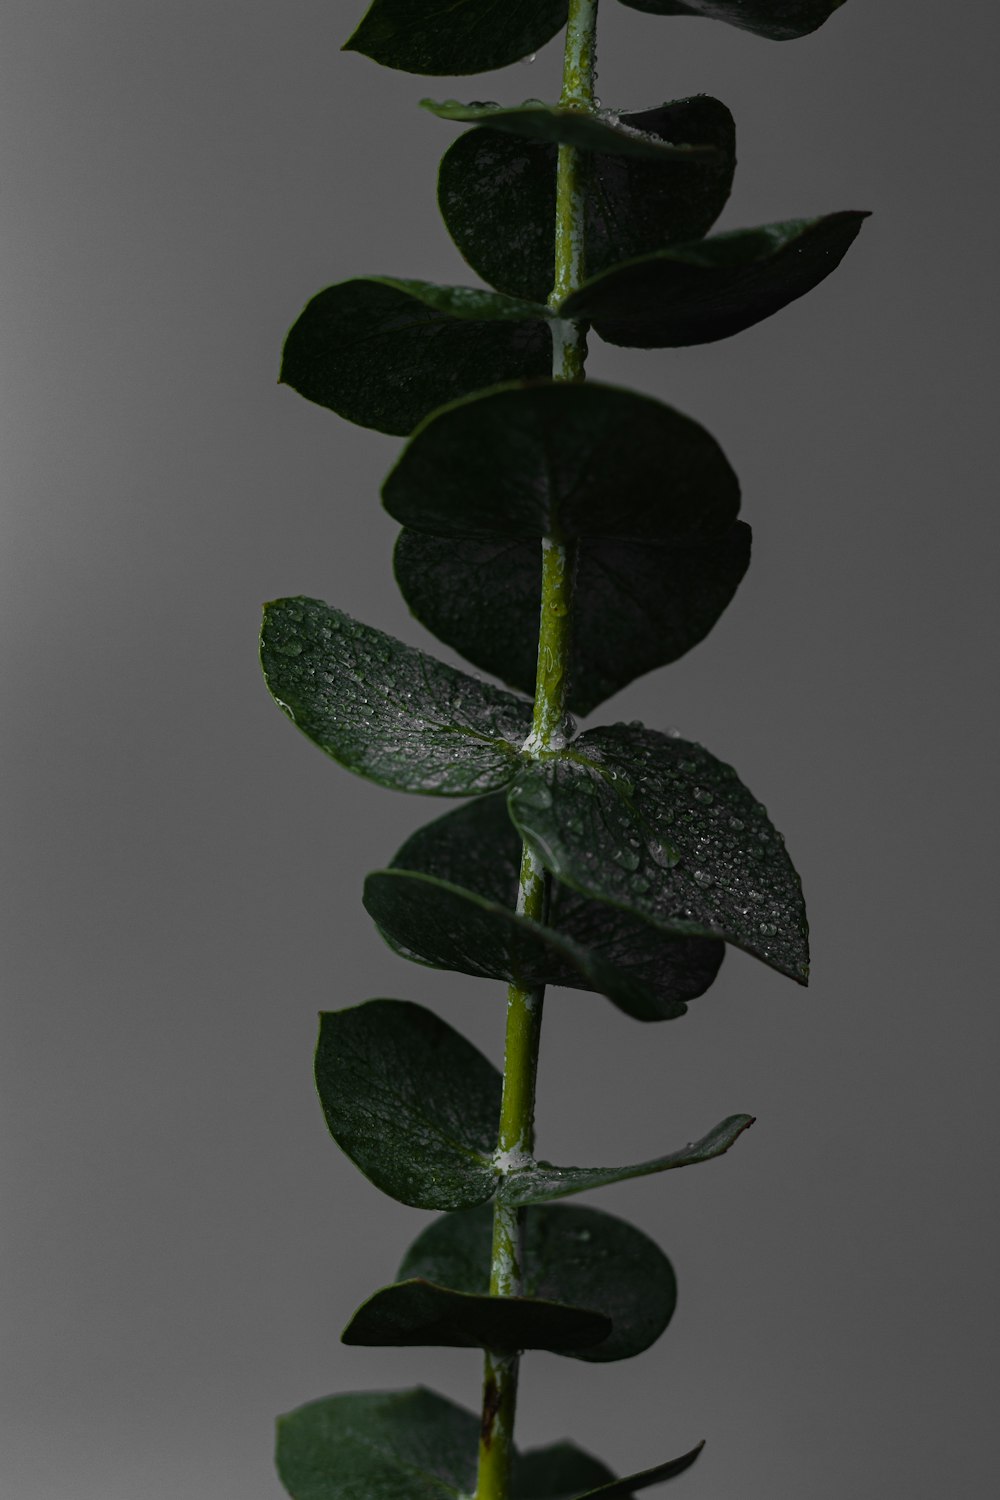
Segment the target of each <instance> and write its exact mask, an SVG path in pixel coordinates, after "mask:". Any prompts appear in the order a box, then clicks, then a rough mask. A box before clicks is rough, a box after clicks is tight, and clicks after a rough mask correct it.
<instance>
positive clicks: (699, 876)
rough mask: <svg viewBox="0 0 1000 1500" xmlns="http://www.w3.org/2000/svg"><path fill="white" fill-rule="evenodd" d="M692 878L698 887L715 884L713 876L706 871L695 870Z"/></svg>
mask: <svg viewBox="0 0 1000 1500" xmlns="http://www.w3.org/2000/svg"><path fill="white" fill-rule="evenodd" d="M694 878H695V880H697V882H698V884H699V885H700V886H709V885H714V883H715V876H714V875H710V874H709V872H708V871H707V870H695V872H694Z"/></svg>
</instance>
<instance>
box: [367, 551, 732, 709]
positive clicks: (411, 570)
mask: <svg viewBox="0 0 1000 1500" xmlns="http://www.w3.org/2000/svg"><path fill="white" fill-rule="evenodd" d="M749 563H750V527H749V526H747V525H746V524H745V523H744V522H743V521H737V522H736V523H735V524H734V525H733V526H731V527H730V528H729V529H728V531H725V532H723V533H722V534H721V535H720V536H718V537H711V538H709V539H707V540H706V541H701V542H679V541H678V542H631V541H619V540H618V539H617V538H611V537H601V538H600V539H599V540H595V541H591V540H589V539H584V540H583V541H581V543H580V546H579V552H578V563H577V586H576V594H575V599H574V608H573V634H572V638H571V642H570V669H569V692H568V698H567V703H568V706H569V708H570V709H571V710H572V711H573V712H574V713H577V714H589V713H590V712H591V711H592V710H593V709H594V708H596V707H597V705H598V704H599V703H603V702H604V700H605V699H606V698H610V697H611V695H612V694H613V693H616V692H618V690H619V689H620V688H623V687H625V686H626V685H627V684H628V683H630V682H632V681H633V680H634V679H635V678H636V677H641V676H642V674H643V673H644V672H651V671H652V670H653V669H654V668H655V667H662V666H666V665H667V663H668V662H672V661H676V660H677V659H678V657H680V656H683V655H684V653H685V652H686V651H689V650H690V649H691V648H692V647H693V646H696V645H697V644H698V642H699V641H701V640H703V639H704V638H705V636H706V635H707V634H708V632H709V631H710V630H711V629H712V627H713V625H714V624H715V623H716V621H717V620H718V619H719V617H720V615H721V614H722V613H723V611H724V610H725V608H726V606H727V604H728V603H729V601H730V600H731V599H732V597H733V595H734V594H735V592H736V589H737V586H738V584H739V582H740V580H741V579H742V577H743V575H744V573H745V572H746V570H747V568H748V566H749ZM393 565H394V568H395V573H396V581H397V583H398V584H399V587H400V590H401V591H402V594H403V597H404V599H405V600H406V602H407V604H408V605H409V607H410V609H411V610H412V611H413V613H414V615H415V616H416V617H417V619H418V620H419V621H420V622H421V624H423V625H426V627H427V629H428V630H431V631H433V633H434V634H435V635H436V636H437V637H438V639H439V640H442V641H444V642H446V644H447V645H449V646H452V647H454V649H455V650H456V651H460V652H461V653H462V655H463V656H464V657H466V658H467V659H468V660H469V661H471V662H473V663H474V665H475V666H477V667H480V668H481V669H482V670H483V671H484V672H490V673H492V674H493V675H494V676H496V677H500V678H502V679H503V681H504V682H507V683H509V684H510V685H511V686H512V687H517V688H520V689H521V690H522V691H523V692H526V693H533V691H534V684H535V659H536V656H537V653H538V616H539V610H540V607H541V556H540V552H539V547H538V543H537V542H536V541H523V542H511V541H466V540H463V539H456V538H455V537H437V536H425V535H424V534H422V533H421V532H418V531H412V530H410V528H409V527H404V529H403V530H402V531H401V532H400V534H399V539H398V541H397V543H396V551H395V557H394V564H393Z"/></svg>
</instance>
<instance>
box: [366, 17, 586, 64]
mask: <svg viewBox="0 0 1000 1500" xmlns="http://www.w3.org/2000/svg"><path fill="white" fill-rule="evenodd" d="M566 11H567V0H504V4H503V5H497V4H496V3H495V0H451V3H449V4H447V5H442V4H441V0H374V3H373V4H372V5H371V6H370V8H369V10H368V12H367V14H366V15H365V17H364V19H363V21H362V22H361V24H360V26H359V27H358V28H357V30H356V31H355V32H354V34H353V36H351V37H350V38H349V39H348V40H347V41H346V42H345V43H344V51H345V52H362V53H364V55H365V56H366V57H370V58H372V59H373V60H374V61H375V62H377V63H382V64H383V66H385V67H387V68H400V69H402V71H403V72H405V73H437V74H441V75H444V74H457V73H488V72H492V71H493V69H494V68H504V67H506V66H507V64H508V63H513V62H518V61H519V60H520V59H521V58H523V57H526V56H528V55H530V54H531V53H532V52H537V51H538V49H539V48H540V47H543V46H544V45H545V43H546V42H547V41H549V40H550V39H551V38H552V37H554V36H555V34H556V32H557V31H559V29H560V28H561V27H563V26H565V24H566Z"/></svg>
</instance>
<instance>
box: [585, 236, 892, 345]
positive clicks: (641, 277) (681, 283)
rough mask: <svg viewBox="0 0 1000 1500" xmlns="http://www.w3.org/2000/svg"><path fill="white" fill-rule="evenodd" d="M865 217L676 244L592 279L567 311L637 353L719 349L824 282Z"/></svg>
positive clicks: (605, 337) (605, 336)
mask: <svg viewBox="0 0 1000 1500" xmlns="http://www.w3.org/2000/svg"><path fill="white" fill-rule="evenodd" d="M867 217H868V215H867V214H865V213H838V214H827V215H826V217H825V218H821V219H791V220H789V221H788V222H787V223H784V224H767V225H764V226H763V227H762V228H760V229H739V230H733V231H732V232H731V233H729V234H719V235H714V236H713V237H712V238H711V239H708V240H697V241H692V242H690V243H688V244H684V245H674V246H672V247H671V248H670V249H668V250H661V251H659V252H657V253H656V254H654V255H644V256H642V257H640V259H638V260H633V261H629V262H627V263H626V264H624V265H620V266H616V267H615V268H614V269H612V270H610V271H605V272H604V273H603V274H602V275H600V276H595V277H593V278H592V279H591V280H590V281H587V282H585V283H584V284H583V286H582V287H581V288H580V290H579V291H577V292H574V293H573V295H572V296H571V297H568V298H567V299H566V301H565V302H563V303H562V304H561V307H560V312H561V314H562V315H563V316H564V317H567V318H577V319H586V320H588V321H589V322H591V323H593V325H594V328H595V329H596V331H597V333H598V334H600V336H601V338H602V339H606V340H607V341H608V342H609V343H611V344H624V345H626V346H628V347H629V348H633V349H664V348H677V347H679V346H681V345H685V344H708V343H712V342H713V341H714V340H716V339H723V338H728V337H729V336H730V335H731V334H734V333H739V332H741V330H742V329H744V328H749V327H751V326H752V325H753V324H754V323H759V322H760V321H761V320H762V319H763V318H768V317H770V316H771V314H772V313H776V312H778V311H780V309H781V308H783V307H786V306H787V305H788V303H790V302H794V301H795V300H796V298H797V297H802V296H804V295H805V293H806V292H809V291H811V290H812V288H813V287H814V286H818V285H819V283H820V282H821V281H823V280H824V279H825V278H826V277H827V276H829V274H830V272H831V271H834V270H836V268H837V266H838V265H839V264H840V262H841V260H842V259H843V257H844V256H845V255H846V253H847V251H848V249H849V248H850V246H851V244H852V243H853V241H854V239H855V237H856V235H857V233H858V231H859V229H860V228H861V224H862V222H863V220H864V219H866V218H867Z"/></svg>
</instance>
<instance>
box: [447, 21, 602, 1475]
mask: <svg viewBox="0 0 1000 1500" xmlns="http://www.w3.org/2000/svg"><path fill="white" fill-rule="evenodd" d="M597 4H598V0H570V3H569V20H568V23H567V27H566V47H565V54H564V63H563V87H562V94H561V96H560V102H561V103H562V104H566V105H571V106H574V107H576V108H579V109H593V107H594V75H595V59H596V32H597ZM585 170H586V162H585V159H584V158H583V157H582V156H581V153H580V152H579V151H577V150H576V149H575V148H574V147H572V146H560V147H559V162H558V174H557V178H556V257H555V284H554V286H553V289H552V296H551V297H550V299H549V304H550V306H552V307H558V305H559V303H560V302H562V300H563V299H564V298H565V297H568V296H569V294H570V293H571V292H572V291H574V290H575V289H576V287H578V286H579V285H580V283H581V282H582V280H583V277H584V211H585V198H584V195H585V192H586V182H585ZM552 330H553V333H552V343H553V358H552V378H553V379H554V380H571V381H577V380H583V379H584V362H585V360H586V357H587V327H586V324H584V323H568V322H567V323H553V325H552ZM575 573H576V544H575V542H567V540H566V539H565V538H564V537H563V536H561V535H559V534H558V533H557V532H553V533H552V534H550V535H548V536H545V537H543V538H542V602H541V614H540V619H539V630H538V668H537V674H536V679H535V708H534V714H533V718H532V729H531V735H530V736H529V739H528V742H527V744H526V746H525V749H526V751H528V753H530V754H534V755H544V754H545V753H546V752H551V751H552V750H556V749H558V748H560V747H561V743H562V733H563V722H564V720H565V715H566V690H567V685H568V671H567V669H568V665H569V648H570V629H571V625H572V606H573V584H574V578H575ZM548 896H549V880H548V877H547V875H546V873H545V870H544V868H543V867H542V864H541V861H540V860H539V858H538V856H537V855H536V854H535V852H534V850H533V849H531V848H530V847H529V846H528V845H527V844H525V845H524V847H523V849H522V852H521V872H520V882H519V887H518V896H517V910H518V911H519V912H520V913H521V914H522V915H524V916H526V917H530V918H532V919H533V920H534V921H536V922H542V921H544V920H545V915H546V909H547V906H548ZM544 996H545V988H544V986H539V987H538V988H537V989H522V988H521V986H519V985H516V984H512V985H510V986H509V988H508V991H507V1036H506V1050H505V1056H504V1079H503V1098H502V1103H501V1106H500V1132H499V1139H498V1141H497V1154H496V1161H497V1164H498V1166H499V1167H500V1170H501V1171H504V1172H507V1171H510V1170H511V1169H512V1168H513V1167H516V1166H521V1165H523V1164H524V1163H525V1161H528V1160H530V1159H531V1157H532V1155H533V1153H534V1149H535V1078H536V1074H537V1071H538V1047H539V1039H540V1035H541V1026H542V1001H543V999H544ZM522 1218H523V1214H522V1213H521V1212H519V1211H518V1210H517V1209H512V1208H509V1207H507V1206H506V1205H504V1204H502V1203H497V1204H496V1205H495V1207H494V1213H493V1252H492V1262H491V1267H490V1295H491V1296H494V1297H516V1296H519V1295H520V1293H521V1291H522V1276H521V1230H522ZM518 1363H519V1357H518V1355H517V1354H516V1353H505V1352H500V1351H496V1350H487V1352H486V1367H485V1375H484V1380H483V1416H482V1428H481V1433H480V1442H479V1474H478V1479H477V1484H476V1496H475V1500H509V1496H510V1468H511V1458H512V1455H513V1439H514V1414H515V1408H516V1405H517V1377H518Z"/></svg>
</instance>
